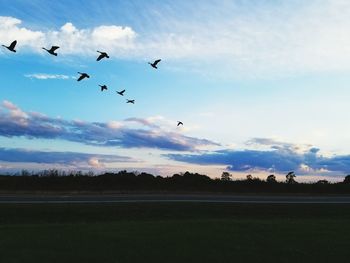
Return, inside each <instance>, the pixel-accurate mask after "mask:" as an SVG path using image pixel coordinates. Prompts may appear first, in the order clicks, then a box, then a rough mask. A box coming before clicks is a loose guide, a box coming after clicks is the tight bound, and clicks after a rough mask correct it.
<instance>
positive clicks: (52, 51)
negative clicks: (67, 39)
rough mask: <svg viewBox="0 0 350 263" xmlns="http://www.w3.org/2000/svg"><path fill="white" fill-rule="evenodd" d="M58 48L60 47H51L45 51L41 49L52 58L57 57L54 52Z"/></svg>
mask: <svg viewBox="0 0 350 263" xmlns="http://www.w3.org/2000/svg"><path fill="white" fill-rule="evenodd" d="M59 48H60V47H58V46H52V47H51V48H50V49H46V48H44V47H43V49H44V50H46V51H47V52H49V53H50V54H51V55H53V56H57V53H56V52H55V51H56V50H57V49H59Z"/></svg>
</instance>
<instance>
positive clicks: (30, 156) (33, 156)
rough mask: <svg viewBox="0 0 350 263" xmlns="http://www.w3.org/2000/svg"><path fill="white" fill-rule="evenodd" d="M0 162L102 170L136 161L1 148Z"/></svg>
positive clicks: (72, 153)
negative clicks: (110, 164) (108, 165)
mask: <svg viewBox="0 0 350 263" xmlns="http://www.w3.org/2000/svg"><path fill="white" fill-rule="evenodd" d="M0 161H3V162H10V163H38V164H57V165H65V166H74V167H77V166H87V167H93V168H102V167H104V164H108V163H116V162H123V163H124V162H132V161H135V160H133V159H132V158H130V157H125V156H118V155H105V154H89V153H78V152H50V151H35V150H27V149H8V148H2V147H1V148H0Z"/></svg>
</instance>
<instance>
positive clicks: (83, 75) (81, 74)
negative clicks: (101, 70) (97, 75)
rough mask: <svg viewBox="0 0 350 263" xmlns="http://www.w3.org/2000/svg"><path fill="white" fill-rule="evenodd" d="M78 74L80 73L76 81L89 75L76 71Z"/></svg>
mask: <svg viewBox="0 0 350 263" xmlns="http://www.w3.org/2000/svg"><path fill="white" fill-rule="evenodd" d="M78 74H80V77H79V78H78V79H77V81H81V80H83V79H85V78H90V76H89V75H88V74H86V73H82V72H78Z"/></svg>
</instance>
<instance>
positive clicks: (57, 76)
mask: <svg viewBox="0 0 350 263" xmlns="http://www.w3.org/2000/svg"><path fill="white" fill-rule="evenodd" d="M24 76H25V77H26V78H31V79H40V80H46V79H70V78H74V77H70V76H67V75H61V74H46V73H34V74H26V75H24Z"/></svg>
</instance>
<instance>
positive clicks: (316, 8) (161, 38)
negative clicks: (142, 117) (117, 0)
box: [0, 0, 350, 77]
mask: <svg viewBox="0 0 350 263" xmlns="http://www.w3.org/2000/svg"><path fill="white" fill-rule="evenodd" d="M133 8H135V9H137V10H138V12H139V13H140V16H139V17H135V19H136V20H137V19H140V20H141V19H143V20H142V22H141V24H142V26H141V27H140V28H138V30H139V31H140V32H139V33H137V32H136V29H134V28H132V27H128V26H120V25H97V26H95V27H91V28H77V26H75V25H74V24H72V23H70V22H69V21H67V22H66V23H65V24H63V25H62V26H61V27H59V28H55V29H50V30H44V29H43V30H34V29H30V28H27V27H24V26H23V25H22V21H21V20H19V19H18V18H15V17H5V16H2V17H0V42H2V43H10V41H12V40H13V39H18V40H19V44H18V45H19V50H21V49H22V47H23V48H24V47H27V48H29V49H30V50H35V51H36V52H43V50H41V49H40V47H41V46H50V45H52V44H57V45H60V46H61V47H62V48H61V49H60V53H61V54H63V55H64V54H69V55H71V54H75V55H82V56H85V55H90V54H93V53H94V54H95V53H96V49H97V48H98V49H105V50H106V51H109V52H110V53H111V54H112V55H113V56H112V57H126V58H137V59H140V58H142V59H144V58H149V57H154V56H156V57H158V56H159V57H162V58H163V59H166V60H168V61H171V60H172V61H178V62H180V63H181V68H186V70H189V69H192V70H193V71H200V72H202V71H203V69H204V70H205V69H207V70H206V72H207V73H209V72H213V67H212V65H213V64H217V63H220V67H219V72H216V73H220V72H221V73H222V74H226V75H227V76H231V77H232V76H235V75H236V76H237V77H238V76H253V77H266V76H267V77H270V76H276V75H285V74H287V75H289V74H304V73H305V72H306V73H314V72H329V71H333V72H334V71H335V72H343V71H345V70H349V69H350V52H349V51H350V49H349V46H350V36H349V34H348V28H349V27H350V2H348V1H344V0H310V1H274V2H271V3H268V1H267V2H266V1H262V2H261V3H260V2H259V1H256V2H254V4H252V3H250V2H249V1H224V2H223V1H219V0H216V1H215V0H214V1H209V2H208V1H207V2H205V3H203V2H202V1H194V2H192V1H191V2H188V3H187V2H185V1H181V2H180V3H177V2H176V3H174V2H171V1H162V3H161V4H159V3H158V2H157V3H153V4H152V3H149V4H148V5H146V6H145V5H144V4H137V3H134V4H133ZM193 13H198V14H199V16H193ZM201 14H206V16H203V15H201ZM207 16H209V18H210V19H206V20H205V19H202V18H201V17H207ZM136 24H137V23H136ZM171 67H174V68H177V66H176V64H172V65H171ZM209 69H210V71H209ZM232 73H235V74H232Z"/></svg>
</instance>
